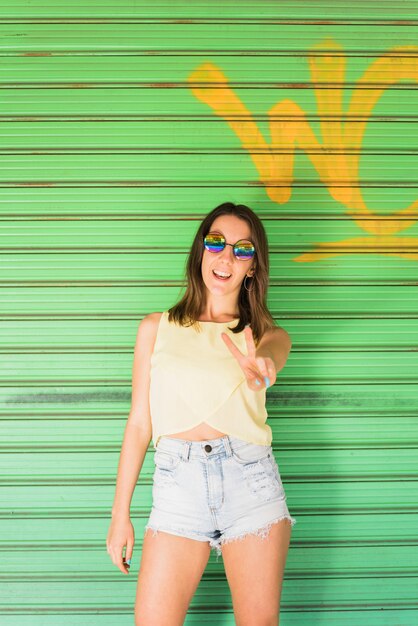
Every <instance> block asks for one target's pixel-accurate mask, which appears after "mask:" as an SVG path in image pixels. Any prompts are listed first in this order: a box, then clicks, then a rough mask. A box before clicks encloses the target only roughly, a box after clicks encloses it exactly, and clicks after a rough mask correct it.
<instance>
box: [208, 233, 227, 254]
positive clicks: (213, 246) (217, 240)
mask: <svg viewBox="0 0 418 626" xmlns="http://www.w3.org/2000/svg"><path fill="white" fill-rule="evenodd" d="M204 243H205V248H206V250H209V252H220V251H221V250H223V249H224V248H225V239H224V238H223V237H222V235H206V237H205V240H204Z"/></svg>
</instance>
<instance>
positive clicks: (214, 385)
mask: <svg viewBox="0 0 418 626" xmlns="http://www.w3.org/2000/svg"><path fill="white" fill-rule="evenodd" d="M237 321H238V320H231V321H230V322H199V325H200V328H201V330H200V332H199V330H197V329H196V328H194V327H193V326H187V327H185V326H180V325H179V324H177V323H176V322H174V321H173V322H169V321H168V311H164V312H163V314H162V315H161V319H160V321H159V325H158V331H157V336H156V339H155V344H154V349H153V353H152V355H151V369H150V394H149V401H150V412H151V421H152V441H153V445H154V448H155V449H156V448H157V445H158V441H159V438H160V437H161V436H162V435H173V434H175V433H178V432H182V431H184V430H189V429H190V428H193V427H194V426H198V425H199V424H200V423H201V422H206V423H207V424H209V425H210V426H212V427H213V428H216V429H217V430H220V431H221V432H224V433H226V434H228V435H231V436H232V437H238V438H240V439H243V440H245V441H249V442H251V443H255V444H261V445H270V444H271V441H272V431H271V428H270V426H268V425H267V424H266V420H267V417H268V415H267V411H266V406H265V404H266V388H265V387H264V388H263V389H261V390H260V391H252V390H251V389H249V387H248V385H247V381H246V377H245V374H244V372H243V371H242V370H241V367H240V366H239V364H238V362H237V361H236V359H235V357H234V356H233V355H232V354H231V352H230V350H229V348H228V347H227V345H226V344H225V342H224V340H223V339H222V337H221V333H222V332H225V333H227V334H228V335H229V336H230V337H231V339H232V341H233V342H234V343H235V345H236V346H237V347H238V349H239V350H241V352H242V353H243V354H247V344H246V341H245V336H244V332H240V333H238V334H234V333H233V332H232V331H231V330H228V326H231V327H232V328H234V327H235V325H236V323H237Z"/></svg>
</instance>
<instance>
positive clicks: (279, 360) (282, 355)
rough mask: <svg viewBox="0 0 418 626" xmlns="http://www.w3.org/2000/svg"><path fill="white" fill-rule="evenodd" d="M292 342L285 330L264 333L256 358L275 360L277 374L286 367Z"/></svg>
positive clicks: (277, 329)
mask: <svg viewBox="0 0 418 626" xmlns="http://www.w3.org/2000/svg"><path fill="white" fill-rule="evenodd" d="M291 347H292V340H291V339H290V336H289V334H288V333H287V332H286V331H285V329H284V328H275V329H273V330H268V331H267V332H265V333H264V335H263V337H262V338H261V341H260V343H259V344H258V347H257V349H256V353H255V354H256V357H260V356H261V357H264V358H265V357H269V358H271V359H272V360H273V363H274V366H275V368H276V372H277V373H278V372H280V370H282V369H283V368H284V366H285V365H286V361H287V358H288V356H289V352H290V349H291Z"/></svg>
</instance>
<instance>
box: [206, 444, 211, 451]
mask: <svg viewBox="0 0 418 626" xmlns="http://www.w3.org/2000/svg"><path fill="white" fill-rule="evenodd" d="M205 450H206V452H210V451H211V450H212V446H211V445H210V444H209V443H207V444H206V445H205Z"/></svg>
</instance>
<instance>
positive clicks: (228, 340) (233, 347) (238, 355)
mask: <svg viewBox="0 0 418 626" xmlns="http://www.w3.org/2000/svg"><path fill="white" fill-rule="evenodd" d="M221 336H222V339H223V340H224V342H225V343H226V345H227V347H228V348H229V350H230V352H231V353H232V355H233V356H234V357H235V358H236V360H237V361H238V363H240V362H241V361H242V359H244V358H245V355H244V354H242V352H241V350H239V349H238V348H237V346H236V345H235V343H234V342H233V341H232V339H231V337H229V336H228V335H227V334H226V333H221Z"/></svg>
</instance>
